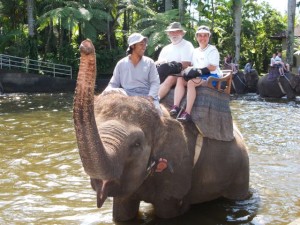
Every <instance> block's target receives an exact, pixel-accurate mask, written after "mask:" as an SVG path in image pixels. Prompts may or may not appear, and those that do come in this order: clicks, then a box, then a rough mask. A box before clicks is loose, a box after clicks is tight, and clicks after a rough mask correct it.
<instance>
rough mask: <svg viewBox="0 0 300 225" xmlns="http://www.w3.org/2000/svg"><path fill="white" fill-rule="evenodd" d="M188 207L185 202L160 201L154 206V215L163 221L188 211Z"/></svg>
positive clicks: (175, 200) (176, 200)
mask: <svg viewBox="0 0 300 225" xmlns="http://www.w3.org/2000/svg"><path fill="white" fill-rule="evenodd" d="M189 207H190V205H189V204H188V203H187V201H185V200H178V199H174V198H170V199H168V200H166V199H164V200H163V199H162V200H160V201H158V202H155V204H154V209H155V215H157V216H158V217H160V218H164V219H168V218H173V217H176V216H179V215H181V214H183V213H185V212H186V211H188V209H189Z"/></svg>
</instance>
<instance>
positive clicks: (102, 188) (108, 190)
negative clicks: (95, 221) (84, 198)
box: [91, 179, 118, 208]
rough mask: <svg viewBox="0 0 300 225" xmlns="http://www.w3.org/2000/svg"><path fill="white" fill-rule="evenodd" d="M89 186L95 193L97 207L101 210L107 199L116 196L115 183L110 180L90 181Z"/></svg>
mask: <svg viewBox="0 0 300 225" xmlns="http://www.w3.org/2000/svg"><path fill="white" fill-rule="evenodd" d="M91 185H92V187H93V189H94V190H95V191H96V193H97V207H98V208H101V207H102V205H103V203H104V202H105V200H106V199H107V197H114V196H116V195H118V193H117V191H116V190H118V187H117V186H118V185H117V182H115V181H111V180H100V179H91Z"/></svg>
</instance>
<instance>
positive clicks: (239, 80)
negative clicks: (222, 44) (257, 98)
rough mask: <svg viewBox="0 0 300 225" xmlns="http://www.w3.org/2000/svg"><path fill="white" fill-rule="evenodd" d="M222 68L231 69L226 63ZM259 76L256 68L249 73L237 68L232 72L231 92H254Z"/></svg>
mask: <svg viewBox="0 0 300 225" xmlns="http://www.w3.org/2000/svg"><path fill="white" fill-rule="evenodd" d="M223 70H231V67H229V66H228V65H226V66H224V67H223ZM258 80H259V76H258V73H257V71H256V70H254V69H253V70H252V71H251V72H250V73H246V74H245V73H243V72H242V71H240V70H237V71H236V72H234V73H233V74H232V82H231V91H230V93H231V94H246V93H256V92H257V83H258Z"/></svg>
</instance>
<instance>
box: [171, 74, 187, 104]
mask: <svg viewBox="0 0 300 225" xmlns="http://www.w3.org/2000/svg"><path fill="white" fill-rule="evenodd" d="M185 86H186V81H185V80H184V79H183V78H182V77H179V78H178V79H177V84H176V87H175V92H174V105H177V106H179V105H180V102H181V99H182V98H183V96H184V93H185Z"/></svg>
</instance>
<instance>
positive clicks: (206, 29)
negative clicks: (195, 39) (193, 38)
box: [196, 25, 211, 36]
mask: <svg viewBox="0 0 300 225" xmlns="http://www.w3.org/2000/svg"><path fill="white" fill-rule="evenodd" d="M197 34H209V36H210V35H211V33H210V29H209V27H207V26H204V25H202V26H200V27H198V29H197V31H196V35H197Z"/></svg>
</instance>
